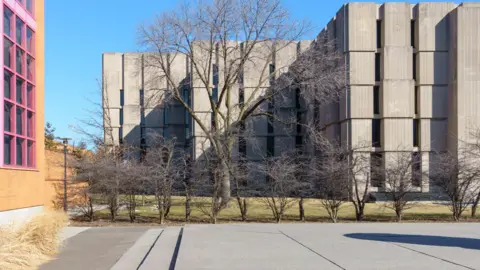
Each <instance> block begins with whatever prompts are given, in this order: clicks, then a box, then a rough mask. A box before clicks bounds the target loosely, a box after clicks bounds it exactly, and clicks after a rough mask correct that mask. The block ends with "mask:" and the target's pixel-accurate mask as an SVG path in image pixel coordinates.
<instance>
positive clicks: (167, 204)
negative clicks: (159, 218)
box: [163, 196, 172, 218]
mask: <svg viewBox="0 0 480 270" xmlns="http://www.w3.org/2000/svg"><path fill="white" fill-rule="evenodd" d="M163 205H164V207H165V212H164V214H163V216H164V217H165V218H167V217H168V214H170V207H171V206H172V197H170V196H168V197H167V198H165V200H164V203H163Z"/></svg>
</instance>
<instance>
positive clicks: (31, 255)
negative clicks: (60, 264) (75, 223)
mask: <svg viewBox="0 0 480 270" xmlns="http://www.w3.org/2000/svg"><path fill="white" fill-rule="evenodd" d="M67 223H68V216H67V215H66V214H64V213H63V212H45V213H43V214H40V215H38V216H35V217H33V218H32V219H31V220H29V221H28V222H26V223H25V224H23V225H22V226H20V227H16V226H14V225H9V226H4V227H0V269H2V270H19V269H22V270H23V269H27V270H28V269H37V268H38V266H40V265H41V264H43V263H45V262H47V261H49V260H51V259H53V258H54V256H55V255H56V254H57V252H58V249H59V239H58V235H59V232H60V230H61V229H62V228H63V227H65V226H66V225H67Z"/></svg>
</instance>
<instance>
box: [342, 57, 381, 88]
mask: <svg viewBox="0 0 480 270" xmlns="http://www.w3.org/2000/svg"><path fill="white" fill-rule="evenodd" d="M347 61H348V65H349V69H350V73H349V77H350V84H352V85H354V84H362V85H365V84H368V85H374V84H375V53H373V52H350V53H348V55H347Z"/></svg>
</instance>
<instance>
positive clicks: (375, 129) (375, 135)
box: [372, 119, 381, 147]
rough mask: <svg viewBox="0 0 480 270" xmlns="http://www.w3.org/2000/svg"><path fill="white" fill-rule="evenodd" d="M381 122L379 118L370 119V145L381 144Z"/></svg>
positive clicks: (377, 145) (376, 145)
mask: <svg viewBox="0 0 480 270" xmlns="http://www.w3.org/2000/svg"><path fill="white" fill-rule="evenodd" d="M380 134H381V122H380V119H373V120H372V146H373V147H380V146H381V139H380Z"/></svg>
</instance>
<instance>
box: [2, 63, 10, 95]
mask: <svg viewBox="0 0 480 270" xmlns="http://www.w3.org/2000/svg"><path fill="white" fill-rule="evenodd" d="M3 91H4V96H5V97H6V98H8V99H12V74H11V73H10V72H8V71H6V70H5V71H4V72H3Z"/></svg>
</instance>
